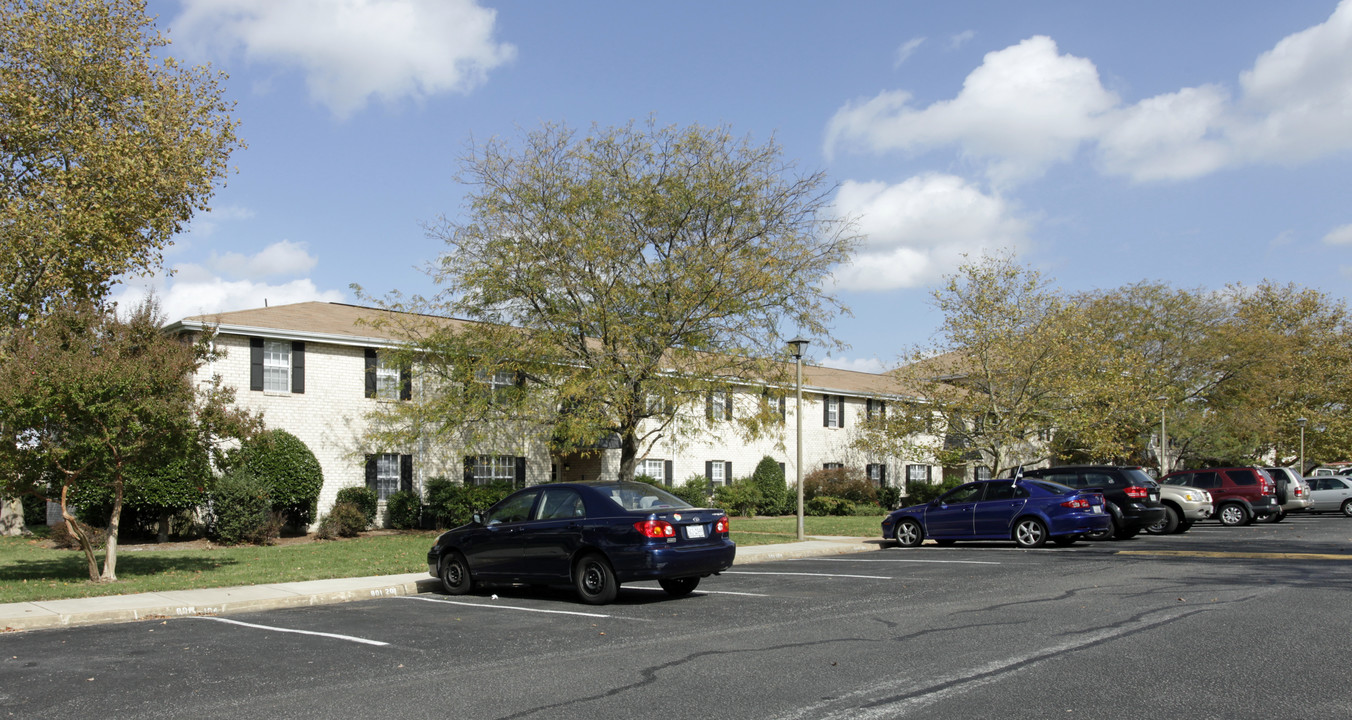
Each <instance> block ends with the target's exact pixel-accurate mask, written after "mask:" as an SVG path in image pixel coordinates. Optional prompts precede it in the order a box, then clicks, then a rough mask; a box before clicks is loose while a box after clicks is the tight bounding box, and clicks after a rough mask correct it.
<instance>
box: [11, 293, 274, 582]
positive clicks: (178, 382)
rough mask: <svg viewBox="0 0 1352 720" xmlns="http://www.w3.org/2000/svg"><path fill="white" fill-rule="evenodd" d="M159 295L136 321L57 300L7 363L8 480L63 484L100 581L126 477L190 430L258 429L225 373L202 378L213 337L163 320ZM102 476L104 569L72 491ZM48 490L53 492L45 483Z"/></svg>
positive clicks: (32, 485)
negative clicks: (225, 382) (226, 385)
mask: <svg viewBox="0 0 1352 720" xmlns="http://www.w3.org/2000/svg"><path fill="white" fill-rule="evenodd" d="M160 325H161V323H160V318H159V317H158V312H157V308H156V305H155V303H154V301H153V299H152V300H149V301H147V302H145V303H144V304H142V305H141V306H139V307H138V308H137V309H136V310H135V311H134V312H133V313H132V315H131V317H130V318H129V319H128V320H126V321H123V320H120V319H118V317H117V316H116V314H115V313H114V312H113V311H112V310H111V309H107V308H100V307H98V306H95V305H93V304H91V303H88V302H83V303H79V304H73V305H65V304H63V305H60V306H56V307H55V308H53V309H52V310H51V311H50V314H49V315H48V319H47V321H46V322H44V323H42V324H41V325H39V326H37V327H36V328H35V329H34V330H33V331H32V332H26V333H22V334H19V335H16V336H15V338H14V340H13V342H12V347H13V349H14V352H13V355H12V356H11V357H10V358H9V359H8V361H7V362H5V363H3V364H0V417H4V418H5V422H6V425H5V429H6V436H5V437H4V440H3V442H0V467H4V468H6V469H11V470H15V469H18V470H25V471H27V472H28V473H32V474H30V475H8V476H5V477H4V478H3V480H4V481H5V484H4V487H3V489H4V490H6V491H8V492H9V493H11V494H12V493H14V492H15V491H30V492H31V491H34V490H36V489H37V488H38V487H41V483H40V482H34V478H41V479H48V478H50V479H51V484H52V485H54V486H55V487H56V488H58V492H59V498H60V503H61V514H62V517H63V518H64V519H65V522H66V523H67V527H68V528H69V529H70V531H71V533H72V534H73V535H75V536H76V537H78V538H79V540H80V545H81V548H82V549H83V550H84V553H85V557H86V559H87V560H88V563H89V576H90V579H91V580H96V581H112V580H116V579H117V540H118V527H119V522H120V520H121V515H122V505H123V501H124V499H125V498H126V495H127V490H128V483H129V482H134V481H135V480H136V478H138V477H140V478H145V477H148V476H149V475H150V471H151V469H152V468H154V467H157V466H161V465H164V464H166V463H168V462H170V461H172V460H173V458H172V457H166V453H170V454H172V453H176V452H180V451H182V449H183V446H184V441H185V440H190V441H192V442H196V443H198V444H199V447H200V448H201V449H202V450H204V451H208V452H209V451H211V450H212V449H213V446H214V444H215V442H216V441H217V440H219V439H220V438H222V437H231V436H235V437H238V436H240V435H243V434H246V433H247V432H249V431H251V430H253V429H255V428H256V426H257V424H258V420H257V418H255V417H254V416H252V415H250V414H248V413H245V412H240V411H235V410H232V409H231V408H230V407H229V403H230V401H231V400H232V397H231V394H230V393H229V392H224V391H222V390H221V388H220V385H219V383H217V382H213V383H212V384H211V385H210V386H208V387H205V388H199V387H198V386H197V385H196V382H195V379H194V373H195V371H196V370H197V368H198V367H200V366H201V364H203V363H204V362H207V361H209V360H211V359H212V353H211V348H210V345H209V343H208V342H207V340H206V339H202V340H201V341H199V342H197V343H195V344H187V343H184V342H181V341H180V340H178V339H176V338H172V337H169V336H166V335H164V334H163V333H162V332H161V331H160ZM89 486H93V487H92V488H91V490H93V491H94V492H91V494H93V495H102V496H104V497H106V498H107V499H108V505H109V514H108V523H107V531H106V533H107V547H106V550H105V555H104V562H103V569H102V571H101V572H100V571H99V568H98V563H97V559H96V557H95V554H94V549H93V542H92V539H91V538H89V537H88V536H87V535H86V534H85V533H84V531H83V529H82V528H81V527H80V526H79V525H78V524H77V523H76V518H75V514H74V513H73V512H72V509H71V507H70V503H69V500H70V496H71V493H72V491H73V490H74V489H76V488H78V487H89ZM44 494H46V493H44Z"/></svg>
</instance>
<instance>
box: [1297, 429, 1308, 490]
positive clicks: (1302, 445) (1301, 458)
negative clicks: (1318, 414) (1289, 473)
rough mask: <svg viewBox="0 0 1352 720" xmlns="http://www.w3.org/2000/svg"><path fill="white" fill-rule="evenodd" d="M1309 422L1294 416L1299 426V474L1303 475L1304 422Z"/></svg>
mask: <svg viewBox="0 0 1352 720" xmlns="http://www.w3.org/2000/svg"><path fill="white" fill-rule="evenodd" d="M1307 422H1309V420H1306V419H1305V418H1303V417H1302V418H1296V424H1297V425H1299V426H1300V476H1301V477H1305V423H1307Z"/></svg>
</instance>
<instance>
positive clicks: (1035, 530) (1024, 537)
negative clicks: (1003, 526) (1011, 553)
mask: <svg viewBox="0 0 1352 720" xmlns="http://www.w3.org/2000/svg"><path fill="white" fill-rule="evenodd" d="M1014 543H1015V544H1016V545H1018V546H1019V547H1021V548H1038V547H1042V546H1043V545H1046V544H1047V526H1046V525H1043V524H1042V521H1041V520H1038V519H1037V518H1023V519H1022V520H1019V521H1018V522H1016V523H1014Z"/></svg>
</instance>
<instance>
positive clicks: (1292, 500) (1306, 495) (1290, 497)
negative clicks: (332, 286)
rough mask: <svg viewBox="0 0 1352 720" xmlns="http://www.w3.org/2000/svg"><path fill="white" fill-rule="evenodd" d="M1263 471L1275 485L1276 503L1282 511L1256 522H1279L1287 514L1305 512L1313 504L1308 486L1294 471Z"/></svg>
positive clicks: (1285, 469)
mask: <svg viewBox="0 0 1352 720" xmlns="http://www.w3.org/2000/svg"><path fill="white" fill-rule="evenodd" d="M1263 469H1264V470H1266V471H1267V472H1268V474H1269V475H1271V476H1272V479H1273V480H1274V481H1275V482H1276V483H1277V502H1278V503H1279V504H1280V505H1281V506H1282V509H1281V510H1280V511H1278V512H1277V513H1275V514H1273V515H1268V516H1267V517H1262V518H1256V520H1257V521H1258V522H1281V521H1282V520H1283V519H1284V518H1286V516H1287V515H1288V514H1289V513H1293V512H1305V511H1307V510H1309V509H1310V506H1311V505H1313V504H1314V501H1313V500H1311V499H1310V486H1309V485H1308V484H1307V483H1306V482H1305V479H1304V478H1302V477H1301V476H1299V475H1297V474H1296V471H1295V470H1292V469H1291V468H1285V467H1269V468H1263Z"/></svg>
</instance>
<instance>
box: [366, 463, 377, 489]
mask: <svg viewBox="0 0 1352 720" xmlns="http://www.w3.org/2000/svg"><path fill="white" fill-rule="evenodd" d="M376 457H377V456H375V455H367V456H366V487H368V488H371V489H372V490H375V489H376Z"/></svg>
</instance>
